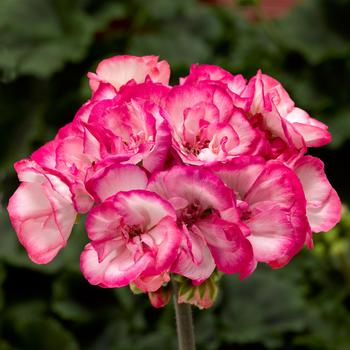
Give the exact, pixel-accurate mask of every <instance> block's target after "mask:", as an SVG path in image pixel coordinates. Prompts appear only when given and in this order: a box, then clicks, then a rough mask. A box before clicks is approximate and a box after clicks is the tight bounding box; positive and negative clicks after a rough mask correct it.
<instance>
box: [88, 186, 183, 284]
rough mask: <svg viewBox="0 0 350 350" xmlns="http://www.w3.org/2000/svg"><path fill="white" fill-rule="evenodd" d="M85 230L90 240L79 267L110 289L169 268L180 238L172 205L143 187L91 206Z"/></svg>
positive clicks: (91, 278)
mask: <svg viewBox="0 0 350 350" xmlns="http://www.w3.org/2000/svg"><path fill="white" fill-rule="evenodd" d="M86 229H87V232H88V236H89V238H90V239H91V243H89V244H88V245H87V246H86V247H85V249H84V252H83V253H82V255H81V269H82V272H83V274H84V275H85V277H86V278H87V280H88V281H89V282H90V283H91V284H98V285H101V286H104V287H110V288H111V287H113V288H115V287H122V286H126V285H128V284H130V283H131V282H134V283H135V284H136V285H137V280H138V278H141V279H142V278H145V277H150V276H157V275H159V274H161V273H163V272H165V271H167V270H169V269H170V267H171V265H172V264H173V262H174V260H175V258H176V255H177V249H178V246H179V244H180V239H181V234H180V231H179V229H178V227H177V225H176V214H175V211H174V209H173V208H172V206H171V205H170V204H169V203H168V202H166V201H165V200H163V199H162V198H160V196H158V195H156V194H155V193H152V192H149V191H145V190H131V191H126V192H125V191H124V192H118V193H117V194H116V195H114V196H112V197H109V198H108V199H107V200H106V201H104V202H103V203H102V204H101V205H99V206H96V207H95V208H93V209H92V210H91V211H90V213H89V215H88V218H87V224H86ZM159 287H160V285H158V286H157V289H158V288H159Z"/></svg>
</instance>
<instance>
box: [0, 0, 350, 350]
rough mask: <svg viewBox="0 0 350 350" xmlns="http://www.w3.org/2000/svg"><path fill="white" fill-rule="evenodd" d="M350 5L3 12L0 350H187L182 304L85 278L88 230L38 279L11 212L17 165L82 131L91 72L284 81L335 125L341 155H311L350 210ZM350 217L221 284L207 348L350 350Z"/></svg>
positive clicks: (265, 0)
mask: <svg viewBox="0 0 350 350" xmlns="http://www.w3.org/2000/svg"><path fill="white" fill-rule="evenodd" d="M349 16H350V1H349V0H305V1H295V0H261V1H248V0H246V1H232V0H221V1H220V0H216V1H215V0H212V1H199V0H125V1H116V0H111V1H108V0H99V1H94V0H0V170H1V175H0V195H1V202H2V208H1V211H0V350H15V349H16V350H27V349H28V350H33V349H35V350H40V349H43V350H56V349H57V350H77V349H87V350H134V349H135V350H148V349H152V350H154V349H165V348H166V349H169V350H173V349H176V335H175V330H174V316H173V310H172V307H171V305H169V306H168V307H166V308H164V309H162V310H156V309H153V308H152V307H151V306H150V305H149V302H148V300H147V297H146V296H144V295H138V296H134V295H131V293H130V291H129V290H128V288H123V289H116V290H106V289H102V288H98V287H93V286H90V285H89V284H88V283H87V282H86V281H85V280H84V279H83V277H82V275H81V274H80V272H79V253H80V251H81V249H82V247H83V246H84V244H85V243H86V238H85V236H84V229H83V222H82V223H81V224H80V225H76V227H75V230H74V232H73V234H72V237H71V239H70V242H69V244H68V247H67V248H66V249H64V250H63V251H62V252H61V253H60V255H59V256H58V258H57V259H56V260H55V262H53V263H52V264H49V265H47V266H37V265H34V264H33V263H31V262H30V261H29V259H28V258H27V255H26V253H25V252H24V249H23V248H22V247H21V246H20V245H19V243H18V241H17V238H16V235H15V233H14V231H13V230H12V228H11V226H10V223H9V220H8V216H7V213H6V210H5V208H6V205H7V201H8V198H9V196H10V195H11V194H12V193H13V191H14V190H15V188H16V187H17V185H18V182H17V179H16V176H15V173H14V171H13V168H12V164H13V162H14V161H16V160H18V159H20V158H23V157H26V156H28V155H29V154H30V153H31V152H32V151H33V150H34V149H35V148H37V147H38V146H40V145H42V144H43V143H45V142H46V141H47V140H49V139H51V138H52V137H53V136H54V135H55V133H56V132H57V130H58V128H59V127H61V126H63V125H64V124H66V123H67V122H69V121H71V120H72V118H73V116H74V114H75V112H76V110H77V109H78V107H79V106H80V105H81V104H82V103H83V102H84V101H85V100H86V99H88V98H89V89H88V84H87V78H86V73H87V72H88V71H93V70H94V69H95V67H96V64H97V62H98V61H100V60H101V59H103V58H105V57H109V56H112V55H118V54H134V55H147V54H154V55H159V56H160V57H161V59H166V60H168V61H169V63H170V64H171V68H172V83H176V82H177V81H178V78H179V77H180V76H184V75H186V74H187V72H188V69H189V65H190V64H191V63H194V62H201V63H213V64H218V65H221V66H222V67H224V68H226V69H228V70H229V71H231V72H232V73H233V74H236V73H242V74H244V75H245V76H246V77H247V78H249V77H251V76H252V75H254V74H255V73H256V71H257V69H258V68H262V70H263V71H264V72H265V73H267V74H270V75H272V76H274V77H276V78H277V79H279V80H280V81H281V82H283V84H284V85H285V86H286V88H287V90H288V91H289V92H290V95H291V96H292V98H293V99H294V100H295V101H296V103H297V105H298V106H299V107H301V108H303V109H306V110H307V111H309V112H310V114H311V115H312V116H314V117H316V118H319V119H320V120H323V121H325V122H326V123H327V124H328V125H329V126H330V130H331V132H332V134H333V138H334V140H333V142H332V144H331V145H329V146H327V147H325V148H323V149H314V150H312V152H311V153H312V154H313V155H316V156H319V157H321V158H322V160H323V161H324V162H325V163H326V171H327V174H328V177H329V179H330V181H331V183H332V184H333V185H334V187H335V188H336V190H337V191H338V193H339V195H340V197H341V198H342V200H343V202H344V203H345V204H346V203H349V200H350V186H349V183H350V182H349V175H348V173H347V166H348V163H349V160H350V159H349V151H350V142H349V138H350V22H349ZM349 232H350V214H349V212H348V211H347V209H346V208H345V207H344V212H343V219H342V222H341V223H340V224H339V225H338V226H337V227H336V228H335V229H334V230H333V231H332V232H330V233H327V234H319V235H317V236H315V249H314V250H307V249H305V250H304V251H303V252H302V253H301V254H300V255H298V256H297V257H296V258H295V259H293V261H292V262H291V263H290V264H289V265H288V266H287V267H286V268H284V269H282V270H271V269H269V268H266V267H260V268H259V269H258V270H257V271H256V272H255V273H254V275H253V276H251V277H249V278H248V279H247V280H245V281H243V282H239V281H238V280H237V278H236V277H235V276H231V277H227V278H224V279H223V280H222V288H221V291H220V294H219V297H218V301H217V303H216V304H215V306H214V307H213V308H212V309H211V310H209V311H199V310H195V312H194V317H195V324H196V335H197V342H198V349H200V350H201V349H203V350H219V349H220V350H224V349H237V350H249V349H254V350H265V349H287V350H288V349H296V350H334V349H336V350H348V349H350V312H349V310H350V245H349V243H350V241H349Z"/></svg>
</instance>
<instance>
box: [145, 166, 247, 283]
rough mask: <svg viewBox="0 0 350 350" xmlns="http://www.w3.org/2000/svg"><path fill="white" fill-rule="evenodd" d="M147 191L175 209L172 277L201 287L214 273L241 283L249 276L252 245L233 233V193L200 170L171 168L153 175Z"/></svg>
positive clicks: (236, 231)
mask: <svg viewBox="0 0 350 350" xmlns="http://www.w3.org/2000/svg"><path fill="white" fill-rule="evenodd" d="M147 189H148V190H151V191H153V192H155V193H158V194H159V195H160V196H161V197H162V198H164V199H166V200H168V201H169V202H170V203H171V204H172V205H173V207H174V208H175V209H176V214H177V222H178V225H179V227H181V229H182V242H181V247H180V253H179V255H178V257H177V260H176V261H175V263H174V264H173V266H172V269H171V271H172V272H175V273H178V274H180V275H183V276H185V277H187V278H190V279H192V280H193V281H194V282H195V283H201V282H202V281H204V280H206V279H207V278H208V277H209V276H210V275H211V274H212V272H213V271H214V269H215V267H217V268H218V269H219V270H220V271H223V272H225V273H239V274H240V275H241V277H245V276H247V275H248V274H250V273H251V272H252V271H253V269H254V264H253V262H252V249H251V245H250V243H249V241H248V240H247V239H245V237H244V236H243V234H242V232H241V231H240V229H239V227H238V212H237V209H236V207H235V201H234V197H233V193H232V191H230V190H229V189H228V188H227V187H226V186H225V185H224V184H223V183H222V181H221V180H220V179H219V178H218V177H216V176H215V175H213V174H212V173H210V172H209V171H207V170H205V169H201V168H197V167H188V166H175V167H173V168H172V169H171V170H169V171H164V172H160V173H158V174H156V175H155V176H154V177H153V179H151V181H150V183H149V185H148V187H147Z"/></svg>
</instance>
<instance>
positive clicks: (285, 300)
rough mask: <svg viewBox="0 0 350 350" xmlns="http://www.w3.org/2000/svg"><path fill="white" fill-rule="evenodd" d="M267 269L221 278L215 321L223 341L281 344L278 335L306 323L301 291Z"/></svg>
mask: <svg viewBox="0 0 350 350" xmlns="http://www.w3.org/2000/svg"><path fill="white" fill-rule="evenodd" d="M290 277H291V276H289V278H283V276H282V273H278V272H277V271H271V270H267V269H266V270H260V271H256V272H255V273H254V275H252V276H251V277H249V278H248V279H246V280H244V281H243V282H242V281H233V280H232V279H231V280H229V278H225V279H224V281H225V288H224V291H223V293H224V295H223V299H222V305H223V306H224V307H223V308H221V309H220V315H219V322H220V324H221V335H222V337H223V339H224V340H225V342H228V343H231V342H234V343H256V342H259V343H263V344H264V345H265V346H266V347H268V348H271V349H276V348H280V347H281V345H282V344H283V339H282V337H281V334H283V333H286V332H297V331H300V330H302V329H304V328H305V327H306V326H307V317H308V315H307V314H305V304H304V299H303V290H302V287H301V286H298V285H296V284H295V283H293V280H292V279H291V278H290Z"/></svg>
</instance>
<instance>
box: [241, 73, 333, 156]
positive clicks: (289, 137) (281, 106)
mask: <svg viewBox="0 0 350 350" xmlns="http://www.w3.org/2000/svg"><path fill="white" fill-rule="evenodd" d="M241 97H244V98H249V99H250V101H251V102H250V108H249V111H250V113H251V114H252V115H253V116H255V117H256V118H258V120H259V121H260V123H261V127H262V128H263V129H264V130H266V131H267V135H268V137H269V138H270V140H271V141H274V142H276V139H277V140H278V139H279V140H282V141H283V142H285V143H286V145H287V146H286V148H290V147H293V148H295V149H296V150H297V151H301V152H305V150H306V147H319V146H323V145H325V144H327V143H329V142H330V141H331V135H330V133H329V132H328V131H327V129H328V127H327V126H326V125H325V124H323V123H321V122H320V121H318V120H316V119H313V118H311V117H310V116H309V115H308V114H307V113H306V112H305V111H303V110H302V109H300V108H298V107H296V106H295V104H294V102H293V100H292V99H291V98H290V97H289V95H288V93H287V91H286V90H285V89H284V88H283V86H282V85H281V84H280V83H279V82H278V81H277V80H275V79H273V78H272V77H270V76H268V75H266V74H262V73H261V71H258V73H257V74H256V76H254V77H253V78H252V79H251V80H250V81H249V83H248V85H247V87H246V88H245V90H244V91H243V92H242V93H241ZM256 118H253V119H256Z"/></svg>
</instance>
